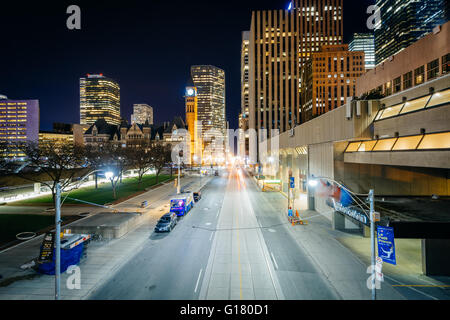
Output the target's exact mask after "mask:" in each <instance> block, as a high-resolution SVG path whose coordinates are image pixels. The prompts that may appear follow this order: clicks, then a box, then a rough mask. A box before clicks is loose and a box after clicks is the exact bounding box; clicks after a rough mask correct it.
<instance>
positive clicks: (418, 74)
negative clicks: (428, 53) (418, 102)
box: [414, 66, 425, 86]
mask: <svg viewBox="0 0 450 320" xmlns="http://www.w3.org/2000/svg"><path fill="white" fill-rule="evenodd" d="M424 77H425V67H424V66H421V67H419V68H417V69H416V70H414V85H416V86H417V85H418V84H421V83H423V80H424Z"/></svg>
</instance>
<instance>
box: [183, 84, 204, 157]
mask: <svg viewBox="0 0 450 320" xmlns="http://www.w3.org/2000/svg"><path fill="white" fill-rule="evenodd" d="M185 104H186V125H187V127H188V131H189V135H190V143H189V153H190V158H189V160H190V161H191V162H190V163H191V164H192V163H195V164H197V163H201V162H200V161H201V147H202V144H201V141H200V139H199V137H198V136H197V135H198V131H197V130H198V128H197V121H198V94H197V88H196V87H194V86H188V87H186V95H185ZM194 157H197V158H196V159H195V158H194Z"/></svg>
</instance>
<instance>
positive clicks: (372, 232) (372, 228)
mask: <svg viewBox="0 0 450 320" xmlns="http://www.w3.org/2000/svg"><path fill="white" fill-rule="evenodd" d="M373 198H374V190H373V189H371V190H370V191H369V202H370V242H371V252H372V254H371V255H372V256H371V261H372V300H376V299H377V290H376V288H375V275H376V273H375V221H374V204H373V202H374V199H373Z"/></svg>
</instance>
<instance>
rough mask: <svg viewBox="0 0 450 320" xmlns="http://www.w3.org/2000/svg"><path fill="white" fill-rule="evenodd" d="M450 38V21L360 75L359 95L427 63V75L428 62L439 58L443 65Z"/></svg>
mask: <svg viewBox="0 0 450 320" xmlns="http://www.w3.org/2000/svg"><path fill="white" fill-rule="evenodd" d="M448 39H450V22H447V23H445V24H444V25H443V26H442V30H441V31H440V32H439V33H437V34H433V33H430V34H429V35H427V36H426V37H424V38H422V39H420V40H419V41H417V42H415V43H414V44H412V45H411V46H409V47H408V48H406V49H404V50H403V51H401V52H399V53H398V54H396V55H394V56H393V59H392V60H391V61H385V62H384V63H381V64H380V65H378V66H377V67H376V68H375V69H372V70H370V71H368V72H366V73H365V74H364V75H362V76H361V77H359V78H358V79H357V80H356V95H357V96H358V97H359V96H361V95H362V94H363V93H366V92H369V91H370V90H372V89H375V88H377V87H378V86H381V85H383V84H385V83H387V82H388V81H392V80H394V79H395V78H397V77H400V76H403V75H404V74H405V73H407V72H409V71H413V73H414V70H415V69H416V68H418V67H420V66H423V65H425V77H426V64H427V63H429V62H431V61H433V60H435V59H437V58H439V67H441V63H442V60H441V57H442V56H444V55H446V54H447V53H450V41H448ZM439 70H442V69H441V68H440V69H439ZM424 80H425V79H424Z"/></svg>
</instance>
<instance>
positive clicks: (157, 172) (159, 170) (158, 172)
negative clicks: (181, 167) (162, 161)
mask: <svg viewBox="0 0 450 320" xmlns="http://www.w3.org/2000/svg"><path fill="white" fill-rule="evenodd" d="M160 172H161V169H158V170H157V171H156V184H158V183H159V174H160Z"/></svg>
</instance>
